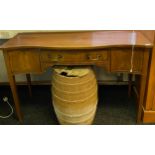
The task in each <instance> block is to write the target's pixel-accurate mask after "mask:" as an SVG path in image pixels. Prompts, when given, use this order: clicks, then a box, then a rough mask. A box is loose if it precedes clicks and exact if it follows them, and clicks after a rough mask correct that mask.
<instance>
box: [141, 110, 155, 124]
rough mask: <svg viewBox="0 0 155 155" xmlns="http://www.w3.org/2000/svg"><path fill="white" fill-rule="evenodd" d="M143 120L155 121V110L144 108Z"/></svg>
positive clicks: (146, 121) (144, 121) (145, 121)
mask: <svg viewBox="0 0 155 155" xmlns="http://www.w3.org/2000/svg"><path fill="white" fill-rule="evenodd" d="M142 121H143V123H155V111H151V110H144V109H143V116H142Z"/></svg>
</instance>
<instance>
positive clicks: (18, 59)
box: [9, 49, 41, 73]
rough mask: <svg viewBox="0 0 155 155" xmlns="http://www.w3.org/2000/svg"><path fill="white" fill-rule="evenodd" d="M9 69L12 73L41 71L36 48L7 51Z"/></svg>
mask: <svg viewBox="0 0 155 155" xmlns="http://www.w3.org/2000/svg"><path fill="white" fill-rule="evenodd" d="M9 59H10V66H11V70H12V72H14V73H31V72H32V73H33V72H36V73H37V72H41V67H40V57H39V52H38V51H37V50H31V49H25V50H13V51H9Z"/></svg>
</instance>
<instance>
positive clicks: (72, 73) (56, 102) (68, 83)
mask: <svg viewBox="0 0 155 155" xmlns="http://www.w3.org/2000/svg"><path fill="white" fill-rule="evenodd" d="M52 99H53V106H54V110H55V113H56V116H57V118H58V121H59V123H60V124H77V125H78V124H92V123H93V120H94V117H95V113H96V108H97V101H98V97H97V82H96V77H95V74H94V72H93V70H92V69H91V68H90V67H72V68H68V67H57V68H54V69H53V74H52Z"/></svg>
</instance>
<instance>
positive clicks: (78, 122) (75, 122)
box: [59, 109, 96, 124]
mask: <svg viewBox="0 0 155 155" xmlns="http://www.w3.org/2000/svg"><path fill="white" fill-rule="evenodd" d="M95 113H96V109H95V111H94V113H93V115H94V114H95ZM89 119H90V116H89V117H86V118H85V119H84V120H82V121H81V120H80V121H74V122H70V121H68V120H67V121H66V120H64V119H63V118H61V119H59V120H62V121H64V122H67V123H68V124H80V123H82V122H85V121H87V120H89Z"/></svg>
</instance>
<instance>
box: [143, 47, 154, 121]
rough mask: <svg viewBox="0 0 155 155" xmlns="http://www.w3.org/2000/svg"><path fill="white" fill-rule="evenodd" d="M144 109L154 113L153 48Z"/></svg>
mask: <svg viewBox="0 0 155 155" xmlns="http://www.w3.org/2000/svg"><path fill="white" fill-rule="evenodd" d="M145 109H146V110H153V111H155V47H154V49H153V53H152V58H151V64H150V71H149V79H148V87H147V91H146V105H145ZM154 120H155V118H154Z"/></svg>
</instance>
